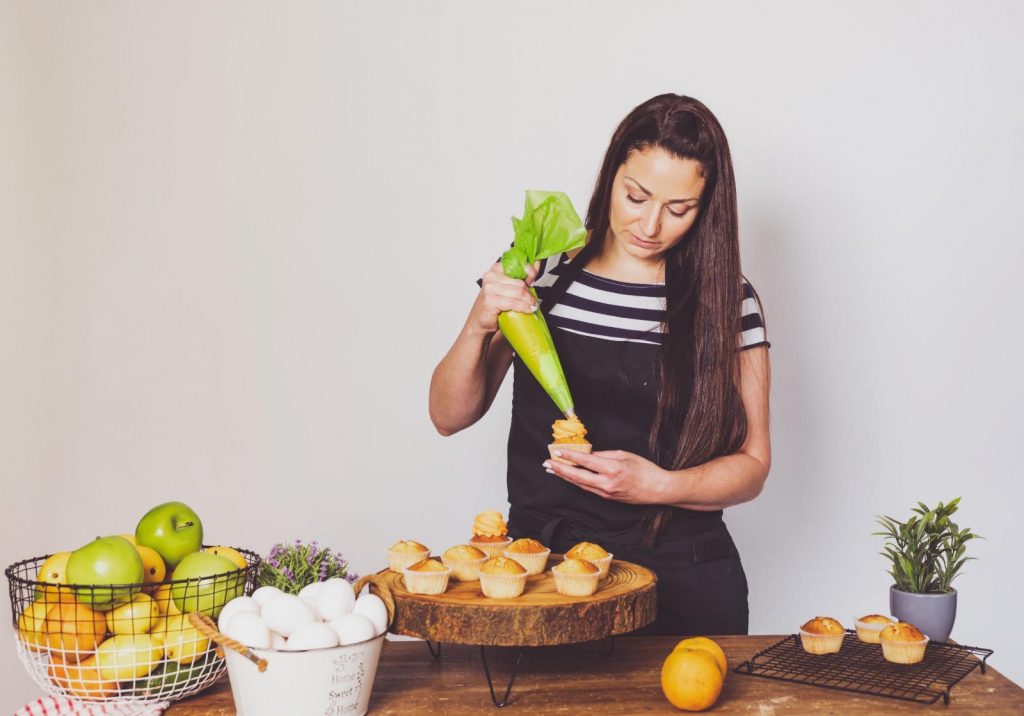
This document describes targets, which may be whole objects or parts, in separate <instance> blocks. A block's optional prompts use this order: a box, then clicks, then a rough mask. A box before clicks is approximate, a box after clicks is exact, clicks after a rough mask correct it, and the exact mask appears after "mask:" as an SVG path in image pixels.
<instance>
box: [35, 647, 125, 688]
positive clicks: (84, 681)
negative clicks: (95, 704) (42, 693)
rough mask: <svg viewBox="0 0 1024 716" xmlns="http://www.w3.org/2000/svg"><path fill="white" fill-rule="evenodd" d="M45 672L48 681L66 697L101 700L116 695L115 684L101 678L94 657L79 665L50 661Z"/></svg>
mask: <svg viewBox="0 0 1024 716" xmlns="http://www.w3.org/2000/svg"><path fill="white" fill-rule="evenodd" d="M46 671H47V673H48V674H49V675H50V680H51V681H53V683H55V684H57V686H59V687H60V688H62V689H63V690H64V691H65V693H66V694H67V695H68V696H77V697H78V698H103V697H105V696H114V695H116V694H117V682H116V681H110V680H108V679H103V678H102V676H101V674H100V670H99V669H98V668H97V667H96V657H94V656H90V657H89V658H88V659H86V660H85V661H83V662H82V663H81V664H65V663H63V662H60V661H51V662H50V666H49V667H48V668H47V670H46Z"/></svg>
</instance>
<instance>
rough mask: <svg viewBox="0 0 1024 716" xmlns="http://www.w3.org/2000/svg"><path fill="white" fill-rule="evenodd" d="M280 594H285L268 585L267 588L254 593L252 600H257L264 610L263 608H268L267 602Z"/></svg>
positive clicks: (261, 588)
mask: <svg viewBox="0 0 1024 716" xmlns="http://www.w3.org/2000/svg"><path fill="white" fill-rule="evenodd" d="M280 594H284V592H282V591H281V590H280V589H278V588H277V587H271V586H270V585H267V586H265V587H260V588H259V589H257V590H256V591H255V592H253V593H252V598H253V599H255V600H256V603H257V604H259V605H260V609H262V608H263V607H265V606H267V602H269V601H270V600H271V599H273V598H274V597H276V596H278V595H280Z"/></svg>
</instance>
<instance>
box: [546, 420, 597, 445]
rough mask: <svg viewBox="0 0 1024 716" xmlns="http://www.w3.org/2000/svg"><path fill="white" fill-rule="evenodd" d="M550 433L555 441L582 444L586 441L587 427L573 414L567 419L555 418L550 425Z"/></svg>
mask: <svg viewBox="0 0 1024 716" xmlns="http://www.w3.org/2000/svg"><path fill="white" fill-rule="evenodd" d="M551 434H552V435H553V436H554V438H555V442H556V443H563V444H574V445H583V444H589V443H587V439H586V437H584V436H585V435H586V434H587V429H586V428H585V427H583V423H581V422H580V419H579V418H577V417H576V416H575V415H574V416H572V417H571V418H568V419H567V420H556V421H555V422H554V423H553V424H552V425H551Z"/></svg>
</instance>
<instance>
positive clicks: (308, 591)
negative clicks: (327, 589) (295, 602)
mask: <svg viewBox="0 0 1024 716" xmlns="http://www.w3.org/2000/svg"><path fill="white" fill-rule="evenodd" d="M323 586H324V583H323V582H313V583H312V584H307V585H306V586H305V587H303V588H302V589H301V590H299V599H305V600H307V601H308V600H310V599H316V595H317V592H319V591H320V588H321V587H323Z"/></svg>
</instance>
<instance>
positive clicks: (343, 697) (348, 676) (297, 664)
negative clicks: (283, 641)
mask: <svg viewBox="0 0 1024 716" xmlns="http://www.w3.org/2000/svg"><path fill="white" fill-rule="evenodd" d="M383 645H384V635H383V634H381V635H380V636H377V637H374V638H373V639H369V640H367V641H363V642H360V643H358V644H350V645H348V646H336V647H333V648H330V649H315V650H311V651H273V650H270V649H253V650H252V651H253V653H254V654H256V655H257V656H260V657H262V658H264V659H266V660H267V669H266V671H264V672H262V673H261V672H260V671H259V669H257V668H256V665H255V664H253V663H252V662H251V661H249V660H248V659H246V658H245V657H244V656H242V655H241V654H236V653H235V652H233V651H231V650H230V649H225V650H224V654H225V659H226V660H227V664H228V676H229V678H230V679H231V693H232V695H233V696H234V698H235V709H236V710H237V712H238V716H283V714H295V715H296V716H300V715H303V716H304V715H305V714H345V715H346V716H348V715H349V714H352V716H361V715H362V714H365V713H366V711H367V709H368V708H369V705H370V692H371V691H372V690H373V679H374V676H376V674H377V662H378V661H379V660H380V651H381V648H382V647H383Z"/></svg>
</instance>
